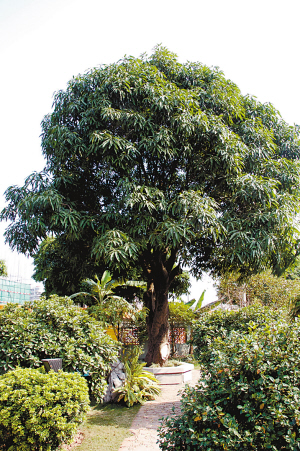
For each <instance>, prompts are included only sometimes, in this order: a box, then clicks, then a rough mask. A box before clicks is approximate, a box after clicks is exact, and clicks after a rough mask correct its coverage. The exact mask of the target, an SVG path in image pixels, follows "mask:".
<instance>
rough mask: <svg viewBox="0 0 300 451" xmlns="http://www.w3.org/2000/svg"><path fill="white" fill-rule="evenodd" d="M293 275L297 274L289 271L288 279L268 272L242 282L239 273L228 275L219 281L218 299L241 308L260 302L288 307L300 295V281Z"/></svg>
mask: <svg viewBox="0 0 300 451" xmlns="http://www.w3.org/2000/svg"><path fill="white" fill-rule="evenodd" d="M292 274H295V272H292V271H289V272H288V273H287V277H286V276H285V275H282V276H281V277H277V276H274V275H273V274H271V271H270V270H268V271H264V272H262V273H261V274H255V275H252V276H251V277H249V278H247V279H246V280H240V279H239V273H226V274H224V275H222V277H220V279H219V284H218V297H219V299H220V300H222V301H223V302H229V303H232V304H237V305H240V306H245V304H246V305H249V304H253V303H254V302H260V303H261V304H263V305H270V306H273V307H284V306H285V307H287V306H288V305H289V303H290V301H291V300H292V299H293V298H295V296H296V295H297V294H298V293H300V279H298V278H297V277H295V276H292Z"/></svg>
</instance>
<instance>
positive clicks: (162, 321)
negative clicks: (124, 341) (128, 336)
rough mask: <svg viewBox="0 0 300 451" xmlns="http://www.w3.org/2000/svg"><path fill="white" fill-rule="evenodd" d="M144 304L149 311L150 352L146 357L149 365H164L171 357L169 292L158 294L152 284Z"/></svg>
mask: <svg viewBox="0 0 300 451" xmlns="http://www.w3.org/2000/svg"><path fill="white" fill-rule="evenodd" d="M144 302H145V305H146V307H147V308H148V309H149V314H148V317H147V331H148V352H147V355H146V357H145V360H146V362H147V365H151V363H158V364H159V365H163V364H164V362H166V361H167V360H168V358H169V355H170V345H169V321H168V318H169V303H168V291H167V292H166V293H164V294H162V293H156V290H155V289H154V284H153V283H151V284H150V287H149V289H148V290H147V292H146V294H145V297H144Z"/></svg>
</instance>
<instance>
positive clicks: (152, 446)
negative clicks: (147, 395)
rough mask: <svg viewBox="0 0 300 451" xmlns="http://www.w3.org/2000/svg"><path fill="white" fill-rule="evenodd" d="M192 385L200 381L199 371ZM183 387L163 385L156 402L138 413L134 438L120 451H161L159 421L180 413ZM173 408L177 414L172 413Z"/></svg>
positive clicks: (146, 405)
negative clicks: (158, 431)
mask: <svg viewBox="0 0 300 451" xmlns="http://www.w3.org/2000/svg"><path fill="white" fill-rule="evenodd" d="M192 373H193V377H192V380H191V381H190V382H189V384H190V385H195V384H196V383H197V381H198V379H199V370H193V372H192ZM183 388H184V384H182V385H162V386H161V389H162V390H161V394H160V395H159V396H158V397H157V398H156V399H155V400H154V401H147V402H146V404H144V405H143V406H142V407H141V408H140V410H139V411H138V413H137V415H136V417H135V419H134V420H133V422H132V425H131V428H130V431H131V432H132V434H133V435H132V436H131V437H128V438H126V439H125V440H124V441H123V443H122V445H121V447H120V448H119V451H150V450H151V451H159V450H160V448H159V446H158V444H157V443H156V441H157V438H158V435H157V428H158V426H159V424H160V421H159V419H160V418H161V417H165V416H171V415H178V414H179V413H180V393H178V392H180V391H181V390H182V389H183ZM173 406H174V407H175V412H173V411H172V408H173Z"/></svg>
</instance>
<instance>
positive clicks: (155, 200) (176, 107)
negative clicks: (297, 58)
mask: <svg viewBox="0 0 300 451" xmlns="http://www.w3.org/2000/svg"><path fill="white" fill-rule="evenodd" d="M53 107H54V108H53V111H52V113H51V114H49V115H48V116H46V117H45V118H44V120H43V123H42V150H43V154H44V156H45V158H46V166H45V170H44V171H43V172H41V173H38V174H37V173H34V174H31V175H30V176H29V177H28V178H27V179H26V181H25V184H24V186H23V187H16V186H13V187H10V188H8V189H7V191H6V200H7V203H8V204H7V206H6V208H4V210H3V211H2V213H1V219H3V220H8V221H11V224H10V225H9V226H8V228H7V231H6V239H7V241H8V242H9V244H10V246H11V247H12V248H15V249H17V250H19V251H21V252H24V253H29V254H31V255H33V256H35V258H36V260H35V263H36V265H37V269H36V278H37V279H39V280H41V279H42V280H44V279H46V288H47V290H48V289H49V290H54V289H55V290H57V292H59V293H60V292H63V291H64V290H65V291H64V293H65V294H72V292H74V291H70V289H71V288H72V287H74V280H78V281H79V280H82V279H84V278H86V277H89V278H91V277H93V276H94V274H96V273H101V272H102V271H103V270H104V268H102V266H103V265H105V268H107V269H109V270H111V271H112V272H113V274H114V275H116V273H117V272H119V273H120V274H121V273H122V274H123V273H125V272H127V271H130V269H132V268H133V267H135V266H138V267H139V268H140V272H141V271H143V276H142V278H143V279H144V280H145V281H146V282H147V292H146V294H145V296H144V301H145V304H146V307H147V308H148V309H149V316H148V319H147V327H148V332H149V348H148V355H147V361H149V362H151V361H156V362H159V361H160V362H161V361H162V360H163V358H162V355H160V349H163V348H164V349H165V351H166V347H165V346H162V345H165V343H166V341H167V336H168V292H169V290H170V286H171V283H172V281H173V280H174V279H175V277H176V276H177V275H178V274H180V272H181V271H182V268H183V267H185V266H187V267H189V268H191V271H192V272H193V273H194V275H197V276H200V275H201V273H202V271H203V270H206V269H211V270H213V271H215V272H216V273H218V272H220V271H224V270H225V269H226V270H229V271H232V270H237V269H239V270H240V271H241V273H245V274H247V273H251V272H259V271H261V270H264V269H266V268H268V267H271V268H272V269H273V270H274V271H276V272H277V273H280V272H281V271H283V270H284V269H285V268H286V267H287V266H288V265H289V264H290V263H291V262H292V261H293V260H294V259H295V257H296V255H297V253H298V239H299V237H298V231H297V229H296V228H295V221H294V219H295V215H296V214H297V212H298V209H299V200H298V199H299V186H300V185H299V161H298V160H299V149H300V146H299V131H298V129H297V128H296V127H290V126H288V125H287V124H286V123H285V122H284V121H283V120H282V118H281V117H280V115H279V113H278V112H277V111H276V110H275V108H274V107H273V106H272V105H270V104H261V103H260V102H258V101H257V100H255V99H254V98H250V97H249V96H243V95H242V94H241V92H240V90H239V89H238V87H237V86H236V85H235V84H234V83H233V82H231V81H230V80H227V79H226V78H225V77H224V75H223V73H222V72H221V71H220V70H219V69H218V68H209V67H207V66H205V65H203V64H200V63H197V62H196V63H191V62H188V63H185V64H181V63H179V62H178V61H177V58H176V55H174V54H173V53H171V52H169V51H168V50H167V49H165V48H163V47H161V46H158V47H156V49H155V51H154V53H153V54H152V55H150V56H147V55H143V56H141V58H133V57H127V58H124V59H122V60H120V61H119V62H118V63H115V64H110V65H106V66H101V67H99V68H96V69H93V70H91V71H89V72H88V73H86V74H84V75H79V76H77V77H75V78H73V79H72V80H71V81H70V82H69V83H68V86H67V89H66V90H65V91H59V92H57V93H56V95H55V99H54V105H53ZM49 235H51V236H52V238H49ZM52 257H53V258H52ZM47 262H48V263H49V265H48V264H47ZM99 268H101V270H100V271H99ZM91 271H92V272H91ZM127 278H129V277H127ZM165 355H167V352H165ZM149 362H148V363H149Z"/></svg>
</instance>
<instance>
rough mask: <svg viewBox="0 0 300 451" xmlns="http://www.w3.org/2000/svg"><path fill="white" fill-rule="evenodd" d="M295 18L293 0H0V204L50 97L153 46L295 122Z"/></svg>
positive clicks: (16, 260) (26, 264)
mask: <svg viewBox="0 0 300 451" xmlns="http://www.w3.org/2000/svg"><path fill="white" fill-rule="evenodd" d="M299 17H300V2H299V0H284V1H282V0H281V1H279V0H251V1H249V0H205V1H204V0H185V1H184V2H181V1H180V2H179V1H176V0H172V1H170V0H152V1H151V2H142V1H140V0H139V1H138V0H127V1H126V0H110V1H107V0H106V1H104V0H84V1H83V0H0V82H1V84H0V86H1V108H0V127H1V128H0V131H1V133H0V139H1V165H0V171H1V174H0V208H1V209H2V208H3V207H4V205H5V202H4V197H3V196H2V193H3V192H4V191H5V189H6V188H7V187H8V186H10V185H21V184H23V182H24V179H25V177H26V176H28V175H29V174H30V173H31V172H33V171H39V170H41V169H42V168H43V165H44V161H43V158H42V154H41V149H40V137H39V135H40V132H41V130H40V122H41V120H42V118H43V116H44V115H45V114H47V113H49V112H50V111H51V105H52V99H53V93H54V92H55V91H57V90H59V89H64V88H65V87H66V84H67V82H68V80H70V79H71V78H72V76H73V75H77V74H79V73H83V72H85V71H86V70H87V69H89V68H92V67H95V66H98V65H99V64H101V63H111V62H114V61H117V60H119V59H121V58H122V57H123V56H124V55H125V54H126V55H133V56H139V55H140V54H141V53H143V52H147V53H151V50H152V49H153V47H154V46H155V45H156V44H158V43H162V44H163V45H165V46H166V47H168V49H169V50H171V51H173V52H175V53H177V55H178V57H179V60H180V61H181V62H185V61H187V60H189V61H200V62H202V63H204V64H207V65H209V66H219V67H220V68H221V69H222V70H223V72H224V73H225V76H226V77H227V78H230V79H231V80H232V81H234V82H235V83H236V84H237V85H238V86H239V88H240V89H241V91H242V93H243V94H250V95H254V96H256V97H257V98H258V100H260V101H261V102H271V103H273V105H274V106H275V107H276V108H277V109H278V110H279V111H280V113H281V115H282V117H283V119H284V120H286V121H287V122H288V123H290V124H294V123H297V124H300V109H299V105H300V88H299V81H300V76H299V75H300V74H299V72H300V70H299V68H300V63H299V37H300V27H299ZM4 229H5V224H2V225H1V226H0V258H4V259H5V260H6V262H7V266H8V271H9V273H10V274H11V275H14V276H18V277H23V278H25V279H26V278H27V279H28V278H30V277H31V274H32V265H31V264H30V261H29V260H28V259H26V258H25V257H23V256H22V257H23V258H20V257H19V256H18V255H17V254H15V253H14V254H12V253H11V252H10V251H9V250H8V248H7V246H4V239H2V233H3V231H4ZM194 286H195V287H196V285H194ZM201 290H202V285H198V286H197V288H195V290H194V291H193V292H192V296H196V297H197V296H198V295H200V291H201Z"/></svg>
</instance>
